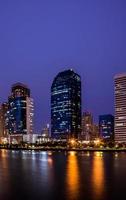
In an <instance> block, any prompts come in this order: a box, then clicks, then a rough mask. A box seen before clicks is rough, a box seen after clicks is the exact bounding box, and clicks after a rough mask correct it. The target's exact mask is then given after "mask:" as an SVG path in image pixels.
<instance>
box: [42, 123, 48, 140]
mask: <svg viewBox="0 0 126 200" xmlns="http://www.w3.org/2000/svg"><path fill="white" fill-rule="evenodd" d="M42 137H44V138H49V137H50V133H49V124H47V125H46V126H45V127H44V128H43V129H42Z"/></svg>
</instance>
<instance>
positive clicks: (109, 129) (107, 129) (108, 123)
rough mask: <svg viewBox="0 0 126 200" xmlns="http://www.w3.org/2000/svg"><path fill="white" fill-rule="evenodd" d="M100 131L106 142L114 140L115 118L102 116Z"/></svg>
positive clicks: (100, 117)
mask: <svg viewBox="0 0 126 200" xmlns="http://www.w3.org/2000/svg"><path fill="white" fill-rule="evenodd" d="M99 131H100V138H101V139H104V140H111V141H112V140H113V139H114V116H113V115H110V114H108V115H100V116H99Z"/></svg>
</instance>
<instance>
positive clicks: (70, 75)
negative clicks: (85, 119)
mask: <svg viewBox="0 0 126 200" xmlns="http://www.w3.org/2000/svg"><path fill="white" fill-rule="evenodd" d="M80 132H81V78H80V76H79V75H78V74H76V73H75V72H74V71H73V70H72V69H70V70H66V71H63V72H60V73H59V74H58V75H57V76H56V77H55V79H54V81H53V83H52V86H51V135H52V137H54V138H57V137H58V138H59V137H65V138H66V137H78V135H79V134H80Z"/></svg>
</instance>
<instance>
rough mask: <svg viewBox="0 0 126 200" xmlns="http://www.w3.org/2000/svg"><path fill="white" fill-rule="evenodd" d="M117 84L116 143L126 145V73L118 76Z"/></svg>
mask: <svg viewBox="0 0 126 200" xmlns="http://www.w3.org/2000/svg"><path fill="white" fill-rule="evenodd" d="M114 83H115V142H118V143H126V73H124V74H119V75H116V76H115V78H114Z"/></svg>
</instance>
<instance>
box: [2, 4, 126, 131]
mask: <svg viewBox="0 0 126 200" xmlns="http://www.w3.org/2000/svg"><path fill="white" fill-rule="evenodd" d="M125 5H126V2H125V1H124V0H121V1H117V0H114V1H113V0H112V1H109V0H106V1H105V2H104V3H102V2H101V1H97V2H96V1H93V0H91V1H90V2H85V1H73V2H71V1H69V2H68V1H66V0H64V1H63V2H60V3H59V1H57V0H54V1H53V3H51V2H50V1H49V0H47V1H46V2H43V1H40V0H38V1H37V3H36V2H35V1H31V2H30V3H28V2H25V1H21V2H17V1H15V0H12V1H11V2H8V4H7V5H6V1H3V2H1V6H0V11H1V12H0V13H1V18H0V23H1V31H0V42H1V45H0V55H1V59H0V66H1V72H2V73H1V74H2V75H1V79H0V91H1V94H0V102H1V103H2V102H4V101H6V100H7V96H8V94H9V91H10V86H11V85H12V84H13V83H14V82H22V83H25V84H27V85H28V86H29V87H30V88H31V91H32V96H33V98H34V101H35V104H36V105H35V110H36V113H35V114H36V116H35V118H36V121H35V129H36V131H40V130H41V129H42V126H45V124H46V123H49V122H50V86H51V83H52V81H53V77H55V76H56V74H57V73H58V72H59V71H63V70H65V69H68V68H73V69H74V70H75V71H76V72H77V73H78V74H80V75H81V77H82V88H83V91H82V105H83V110H88V111H90V112H92V113H93V115H94V116H96V117H95V121H96V120H98V116H99V115H100V114H104V113H105V114H106V113H111V114H113V111H114V105H113V99H114V91H113V85H114V83H113V77H114V75H115V74H118V73H122V72H125V71H126V56H125V52H126V39H125V35H126V26H125V21H126V14H125ZM103 88H104V89H103ZM38 97H39V98H38ZM104 102H106V105H105V104H104Z"/></svg>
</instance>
